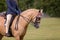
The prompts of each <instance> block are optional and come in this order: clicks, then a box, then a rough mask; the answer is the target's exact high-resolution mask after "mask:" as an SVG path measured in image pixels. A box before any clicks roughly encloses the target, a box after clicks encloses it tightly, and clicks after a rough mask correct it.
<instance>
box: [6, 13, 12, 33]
mask: <svg viewBox="0 0 60 40" xmlns="http://www.w3.org/2000/svg"><path fill="white" fill-rule="evenodd" d="M11 18H12V15H11V14H8V15H7V21H6V33H8V29H9V25H10V21H11Z"/></svg>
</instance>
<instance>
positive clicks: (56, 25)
mask: <svg viewBox="0 0 60 40" xmlns="http://www.w3.org/2000/svg"><path fill="white" fill-rule="evenodd" d="M3 40H15V39H14V38H8V37H4V38H3ZM24 40H60V18H42V20H41V24H40V28H39V29H36V28H34V27H33V26H32V25H29V27H28V30H27V33H26V35H25V37H24Z"/></svg>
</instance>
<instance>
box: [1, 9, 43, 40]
mask: <svg viewBox="0 0 60 40" xmlns="http://www.w3.org/2000/svg"><path fill="white" fill-rule="evenodd" d="M40 16H42V10H38V9H28V10H26V11H23V12H22V13H21V14H20V17H19V21H18V29H17V30H16V29H15V23H16V20H17V17H18V16H16V17H15V19H14V21H13V23H12V25H11V27H10V28H11V29H10V30H11V33H12V35H13V37H14V38H15V39H16V40H23V38H24V35H25V34H26V30H27V27H28V24H29V23H30V22H33V23H34V26H36V28H38V27H39V23H40V19H41V17H40ZM4 21H5V19H4V17H1V16H0V40H2V38H3V36H5V30H6V29H5V27H4Z"/></svg>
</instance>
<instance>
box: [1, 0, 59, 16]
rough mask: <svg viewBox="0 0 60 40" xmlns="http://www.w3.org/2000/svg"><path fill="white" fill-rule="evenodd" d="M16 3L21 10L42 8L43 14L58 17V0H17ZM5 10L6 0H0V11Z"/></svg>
mask: <svg viewBox="0 0 60 40" xmlns="http://www.w3.org/2000/svg"><path fill="white" fill-rule="evenodd" d="M18 5H19V8H20V9H21V10H22V11H24V10H26V9H29V8H37V9H40V8H43V10H44V13H45V14H48V15H49V16H52V17H60V0H18ZM6 10H7V5H6V0H0V12H2V11H6Z"/></svg>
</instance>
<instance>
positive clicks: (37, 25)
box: [32, 9, 43, 28]
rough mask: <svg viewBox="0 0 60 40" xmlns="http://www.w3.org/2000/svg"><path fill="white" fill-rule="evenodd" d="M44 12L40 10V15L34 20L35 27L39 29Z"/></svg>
mask: <svg viewBox="0 0 60 40" xmlns="http://www.w3.org/2000/svg"><path fill="white" fill-rule="evenodd" d="M42 12H43V10H42V9H41V10H39V12H38V14H37V15H36V16H35V17H34V19H33V20H32V22H33V24H34V27H36V28H39V25H40V20H41V16H42Z"/></svg>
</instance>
